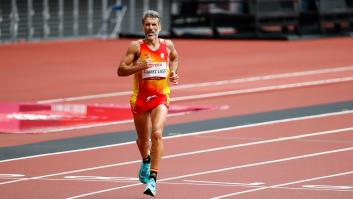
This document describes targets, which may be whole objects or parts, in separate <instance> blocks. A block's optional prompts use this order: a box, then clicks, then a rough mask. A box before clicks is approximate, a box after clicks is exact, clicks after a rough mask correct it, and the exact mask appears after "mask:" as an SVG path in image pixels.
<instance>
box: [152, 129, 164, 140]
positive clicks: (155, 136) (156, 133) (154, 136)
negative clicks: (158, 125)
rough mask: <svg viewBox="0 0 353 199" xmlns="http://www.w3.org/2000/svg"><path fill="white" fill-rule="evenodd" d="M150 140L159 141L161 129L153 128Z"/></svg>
mask: <svg viewBox="0 0 353 199" xmlns="http://www.w3.org/2000/svg"><path fill="white" fill-rule="evenodd" d="M151 139H152V142H153V141H161V140H162V131H161V130H155V131H153V132H152V135H151Z"/></svg>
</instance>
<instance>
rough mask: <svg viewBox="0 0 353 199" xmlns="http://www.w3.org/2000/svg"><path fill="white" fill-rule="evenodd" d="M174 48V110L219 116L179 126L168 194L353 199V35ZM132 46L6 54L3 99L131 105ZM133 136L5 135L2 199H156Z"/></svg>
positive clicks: (102, 128) (94, 131) (127, 128)
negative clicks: (126, 58)
mask: <svg viewBox="0 0 353 199" xmlns="http://www.w3.org/2000/svg"><path fill="white" fill-rule="evenodd" d="M174 42H175V44H176V47H177V49H178V50H179V54H180V56H181V60H180V62H181V64H180V74H181V76H182V80H181V84H180V85H179V86H176V87H173V89H172V92H173V96H172V99H173V100H174V102H173V104H175V105H185V106H193V105H204V106H210V107H219V109H212V110H208V111H200V112H193V113H188V114H180V115H173V116H170V117H169V118H168V128H167V129H166V131H165V136H166V137H165V146H166V151H165V154H164V159H163V161H162V163H161V168H160V174H159V178H158V198H213V199H218V198H242V199H243V198H244V199H247V198H251V199H253V198H271V199H272V198H275V199H276V198H289V199H296V198H300V199H302V198H308V199H309V198H310V199H311V198H323V199H329V198H340V199H341V198H342V199H343V198H347V199H348V198H352V197H353V164H352V162H353V92H352V91H353V82H352V81H353V58H351V52H352V50H353V47H352V46H353V39H352V38H338V39H324V40H307V41H294V42H276V41H237V40H210V41H207V40H196V41H193V40H176V41H174ZM127 44H128V41H127V40H119V41H64V42H62V41H61V42H46V43H40V44H35V43H33V44H16V45H3V46H0V59H1V60H2V63H1V64H2V66H1V68H0V70H1V73H0V81H1V87H0V91H1V93H3V94H2V95H1V96H0V100H1V101H2V102H29V101H31V102H36V103H56V102H59V103H115V104H126V102H127V101H128V97H129V92H128V91H129V90H130V86H131V85H130V84H131V81H130V80H131V79H129V78H116V76H115V70H116V66H117V64H118V63H117V62H118V60H119V59H120V57H121V56H122V54H123V53H124V52H125V49H126V46H127ZM3 60H4V61H3ZM78 74H79V75H78ZM67 85H70V86H67ZM132 130H133V124H132V123H131V121H128V120H127V121H124V122H116V123H106V124H101V125H95V126H94V125H92V126H76V127H75V128H61V129H52V130H51V131H50V132H47V133H43V134H0V137H1V139H0V145H1V146H2V147H1V148H0V154H1V160H0V196H1V198H149V197H148V196H144V195H142V190H143V188H144V186H143V185H141V184H139V183H138V181H137V179H136V172H137V169H138V167H139V162H140V160H139V156H138V152H137V149H136V146H135V144H134V141H133V139H134V138H133V137H129V135H131V134H132V135H133V132H132ZM112 135H113V136H114V137H115V138H116V140H113V141H114V143H110V142H108V141H107V140H109V139H106V138H111V137H110V136H112ZM123 139H124V140H127V141H124V142H122V141H119V140H123ZM87 140H90V141H89V142H87ZM38 149H40V150H38ZM38 151H39V152H38Z"/></svg>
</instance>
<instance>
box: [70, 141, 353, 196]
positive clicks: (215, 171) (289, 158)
mask: <svg viewBox="0 0 353 199" xmlns="http://www.w3.org/2000/svg"><path fill="white" fill-rule="evenodd" d="M352 150H353V147H349V148H341V149H336V150H331V151H323V152H318V153H310V154H305V155H300V156H292V157H288V158H282V159H275V160H269V161H264V162H256V163H252V164H245V165H239V166H234V167H228V168H222V169H217V170H211V171H205V172H199V173H191V174H187V175H182V176H175V177H170V178H164V179H160V180H158V181H159V182H164V181H168V180H175V179H181V178H186V177H191V176H200V175H206V174H210V173H218V172H224V171H230V170H235V169H242V168H249V167H254V166H260V165H267V164H273V163H279V162H286V161H290V160H299V159H304V158H311V157H316V156H322V155H329V154H334V153H340V152H347V151H352ZM350 173H353V171H351V172H346V173H343V174H336V175H335V176H339V175H346V174H350ZM321 178H323V177H321ZM326 178H327V177H326ZM316 179H320V178H315V180H316ZM311 180H314V179H311ZM306 181H309V180H301V181H297V182H296V183H301V182H306ZM140 184H141V183H136V184H130V185H126V186H119V187H113V188H110V189H104V190H99V191H95V192H90V193H85V194H81V195H76V196H71V197H68V198H67V199H75V198H83V197H86V196H91V195H97V194H100V193H105V192H110V191H114V190H119V189H125V188H129V187H134V186H138V185H140ZM291 184H292V183H286V184H280V185H275V186H270V187H274V188H276V187H277V186H278V187H280V186H286V185H291ZM293 184H295V183H293ZM263 189H266V188H265V187H261V188H256V189H252V190H254V191H257V190H263ZM248 191H249V192H250V191H251V190H248ZM229 196H230V195H229ZM227 197H228V195H227ZM214 199H216V198H214Z"/></svg>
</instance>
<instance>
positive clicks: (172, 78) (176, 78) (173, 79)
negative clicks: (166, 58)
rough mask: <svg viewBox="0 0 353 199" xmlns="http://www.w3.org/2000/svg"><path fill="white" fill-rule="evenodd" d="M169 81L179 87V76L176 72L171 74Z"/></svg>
mask: <svg viewBox="0 0 353 199" xmlns="http://www.w3.org/2000/svg"><path fill="white" fill-rule="evenodd" d="M169 80H170V81H171V82H172V83H173V84H174V85H177V84H178V83H179V75H178V74H177V73H176V72H175V71H172V72H171V73H170V77H169Z"/></svg>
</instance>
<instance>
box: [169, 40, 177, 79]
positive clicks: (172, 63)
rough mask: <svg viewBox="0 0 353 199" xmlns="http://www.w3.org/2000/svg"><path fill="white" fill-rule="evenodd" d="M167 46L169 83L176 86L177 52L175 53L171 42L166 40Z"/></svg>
mask: <svg viewBox="0 0 353 199" xmlns="http://www.w3.org/2000/svg"><path fill="white" fill-rule="evenodd" d="M167 46H168V48H169V49H170V53H169V69H170V73H171V74H170V78H169V79H170V81H171V82H172V83H173V84H178V80H179V75H178V58H179V57H178V52H177V51H176V49H175V47H174V44H173V42H172V41H171V40H167Z"/></svg>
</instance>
